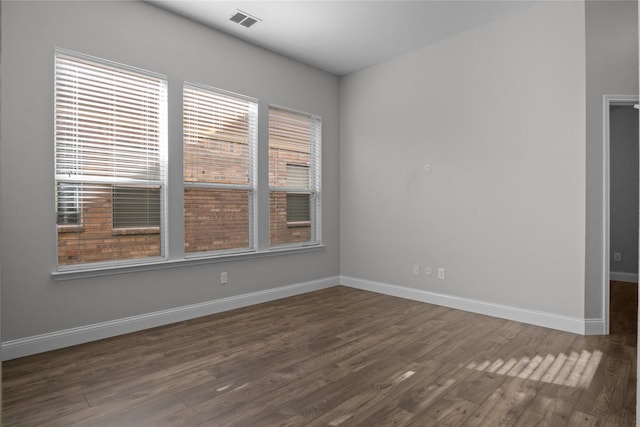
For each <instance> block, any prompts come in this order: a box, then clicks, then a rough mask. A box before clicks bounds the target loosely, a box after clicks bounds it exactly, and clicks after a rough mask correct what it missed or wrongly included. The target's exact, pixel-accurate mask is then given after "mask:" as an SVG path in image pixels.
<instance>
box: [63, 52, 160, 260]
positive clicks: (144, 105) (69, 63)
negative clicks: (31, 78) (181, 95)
mask: <svg viewBox="0 0 640 427" xmlns="http://www.w3.org/2000/svg"><path fill="white" fill-rule="evenodd" d="M55 65H56V68H55V162H56V166H55V178H56V214H57V215H56V216H57V223H58V264H59V265H62V266H63V265H71V264H86V263H93V262H106V261H118V260H130V259H140V258H150V257H160V256H163V249H162V248H163V243H162V240H163V239H162V232H163V230H162V228H163V227H162V221H161V218H162V216H163V215H162V212H163V210H164V208H163V207H164V199H165V197H164V192H165V187H166V185H165V175H166V174H165V159H166V155H165V152H166V135H165V133H166V131H165V129H166V80H165V79H163V78H161V77H159V76H156V75H153V74H152V73H147V72H143V71H140V70H133V69H129V68H126V67H124V66H119V65H115V64H111V63H108V62H106V61H100V60H94V59H89V58H85V57H82V56H75V55H72V54H67V53H61V52H58V53H57V54H56V59H55ZM132 218H134V219H133V220H132Z"/></svg>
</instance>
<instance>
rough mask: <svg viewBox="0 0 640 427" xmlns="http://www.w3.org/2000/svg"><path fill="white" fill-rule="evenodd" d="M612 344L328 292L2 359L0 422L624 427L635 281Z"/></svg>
mask: <svg viewBox="0 0 640 427" xmlns="http://www.w3.org/2000/svg"><path fill="white" fill-rule="evenodd" d="M611 295H612V316H611V330H612V334H611V335H610V336H586V337H585V336H578V335H573V334H569V333H565V332H559V331H554V330H551V329H545V328H540V327H536V326H530V325H525V324H522V323H517V322H512V321H506V320H501V319H496V318H491V317H486V316H481V315H476V314H471V313H466V312H462V311H457V310H451V309H447V308H443V307H438V306H433V305H429V304H423V303H418V302H414V301H408V300H402V299H399V298H394V297H389V296H384V295H378V294H374V293H370V292H365V291H360V290H355V289H350V288H346V287H335V288H331V289H326V290H322V291H318V292H313V293H310V294H306V295H300V296H296V297H292V298H287V299H283V300H279V301H274V302H271V303H266V304H261V305H258V306H253V307H248V308H244V309H239V310H234V311H230V312H226V313H220V314H217V315H213V316H208V317H205V318H200V319H195V320H192V321H187V322H181V323H177V324H173V325H168V326H165V327H160V328H155V329H151V330H147V331H143V332H139V333H134V334H129V335H125V336H120V337H115V338H111V339H107V340H103V341H98V342H94V343H89V344H84V345H80V346H76V347H71V348H67V349H62V350H57V351H52V352H49V353H44V354H39V355H34V356H30V357H25V358H21V359H16V360H12V361H8V362H5V363H4V364H3V369H2V372H3V398H4V402H3V406H4V416H3V418H4V425H5V426H21V427H28V426H39V427H40V426H154V427H167V426H249V427H256V426H305V427H306V426H331V427H338V426H339V427H343V426H362V427H365V426H366V427H372V426H502V425H504V426H554V427H557V426H632V425H634V420H635V402H636V391H635V390H636V389H635V384H636V365H635V361H636V347H635V346H636V333H637V332H636V321H635V319H636V318H637V314H636V310H637V304H636V303H635V301H637V286H634V285H628V284H621V283H612V293H611Z"/></svg>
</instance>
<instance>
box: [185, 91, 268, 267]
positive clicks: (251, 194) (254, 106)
mask: <svg viewBox="0 0 640 427" xmlns="http://www.w3.org/2000/svg"><path fill="white" fill-rule="evenodd" d="M187 87H191V88H192V89H194V90H201V91H205V92H211V93H213V94H215V95H219V96H223V97H228V98H233V99H235V100H238V101H244V102H247V103H249V104H250V105H249V108H248V113H249V114H251V115H252V116H253V118H252V123H250V124H249V125H248V130H247V132H248V136H249V139H248V142H247V150H248V154H247V155H248V165H247V174H248V183H247V184H246V185H242V184H222V183H210V182H193V181H187V180H185V177H184V170H182V186H183V195H184V190H185V189H187V188H205V189H219V190H243V191H247V192H248V195H247V197H248V201H247V202H248V206H247V209H248V223H247V227H248V247H246V248H230V249H219V250H207V251H194V252H184V258H185V259H189V258H213V257H216V256H220V255H225V254H243V253H253V252H255V251H256V250H257V247H258V245H257V241H258V238H257V232H258V215H257V209H258V183H257V181H258V144H259V137H260V136H259V120H258V117H259V101H258V100H257V99H255V98H252V97H249V96H246V95H241V94H238V93H234V92H230V91H227V90H224V89H219V88H215V87H212V86H207V85H204V84H200V83H193V82H187V81H184V82H182V94H183V95H182V108H183V113H182V114H183V116H182V120H183V131H182V135H183V136H182V153H183V160H182V164H183V168H184V153H185V146H186V142H185V136H184V135H185V130H184V126H185V123H184V103H185V99H184V93H185V88H187ZM182 209H183V212H184V209H185V206H184V202H183V206H182ZM182 226H183V228H184V227H185V226H186V221H185V220H184V216H183V222H182ZM182 244H183V248H184V245H185V244H186V236H185V237H184V239H183V242H182Z"/></svg>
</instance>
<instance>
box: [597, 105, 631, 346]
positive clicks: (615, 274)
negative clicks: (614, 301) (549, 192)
mask: <svg viewBox="0 0 640 427" xmlns="http://www.w3.org/2000/svg"><path fill="white" fill-rule="evenodd" d="M637 103H638V96H635V95H631V96H629V95H605V96H604V105H603V111H604V123H603V125H604V126H603V131H604V132H603V133H604V171H603V172H604V188H603V193H604V199H605V200H604V212H603V218H604V221H603V222H604V224H603V225H604V227H603V229H604V230H603V232H604V233H603V234H604V236H603V237H604V238H603V241H604V245H605V250H604V253H603V255H604V256H603V258H604V269H603V313H604V329H605V330H604V332H605V333H606V334H609V333H610V332H611V331H610V327H611V319H610V316H611V312H610V302H611V286H610V283H611V281H612V280H613V281H617V282H636V283H637V281H638V182H639V173H638V158H639V154H638V111H637V110H636V109H635V108H634V104H637Z"/></svg>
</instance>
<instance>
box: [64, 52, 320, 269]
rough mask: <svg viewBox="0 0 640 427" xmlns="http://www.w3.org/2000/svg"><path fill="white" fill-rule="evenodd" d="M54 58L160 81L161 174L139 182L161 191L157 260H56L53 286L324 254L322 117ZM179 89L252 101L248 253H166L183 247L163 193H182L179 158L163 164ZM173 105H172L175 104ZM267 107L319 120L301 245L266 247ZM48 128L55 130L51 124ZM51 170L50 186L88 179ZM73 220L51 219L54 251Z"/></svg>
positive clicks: (97, 180)
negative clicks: (313, 185)
mask: <svg viewBox="0 0 640 427" xmlns="http://www.w3.org/2000/svg"><path fill="white" fill-rule="evenodd" d="M58 56H61V57H66V58H69V59H72V60H78V61H84V62H88V63H90V64H91V63H93V64H96V65H99V66H105V67H111V68H115V69H116V70H121V71H125V72H132V73H136V74H139V75H142V76H148V77H150V78H155V79H160V80H161V81H162V83H163V93H162V96H161V104H160V105H161V112H160V115H161V121H160V123H161V124H160V147H161V149H160V164H161V167H162V168H163V175H162V179H161V180H159V181H149V180H147V181H145V185H150V186H157V187H159V188H160V192H161V212H160V229H158V228H157V227H155V229H156V230H157V231H158V234H160V251H161V252H160V254H161V256H151V257H147V258H130V259H119V260H108V261H100V262H86V263H77V264H66V265H58V264H57V260H56V262H55V263H54V265H55V266H56V267H55V269H54V271H52V272H51V277H52V279H53V280H54V281H56V282H57V281H67V280H75V279H82V278H90V277H100V276H111V275H118V274H130V273H134V272H144V271H155V270H162V269H168V268H179V267H187V266H195V265H206V264H216V263H222V262H231V261H239V260H252V259H259V258H264V257H271V256H281V255H292V254H303V253H312V252H317V251H322V250H324V248H325V245H324V244H323V242H322V240H321V233H320V229H321V225H322V224H321V223H322V221H321V219H320V217H321V203H320V195H321V181H320V180H319V179H318V178H319V176H320V173H321V170H322V167H321V158H322V153H321V146H322V134H321V132H322V118H321V117H320V116H317V115H312V114H309V113H307V112H303V111H298V110H295V109H291V108H286V107H280V106H277V105H273V104H268V103H267V102H264V101H261V100H259V99H256V98H253V97H249V96H245V95H241V94H238V93H234V92H230V91H226V90H223V89H218V88H215V87H211V86H207V85H203V84H198V83H192V82H188V81H185V80H178V81H176V80H174V79H170V78H169V77H168V76H166V75H163V74H160V73H156V72H153V71H149V70H145V69H141V68H137V67H135V66H130V65H126V64H122V63H119V62H115V61H110V60H107V59H102V58H99V57H94V56H92V55H87V54H83V53H78V52H73V51H70V50H67V49H62V48H55V49H54V56H53V59H54V62H55V59H56V58H57V57H58ZM185 85H190V86H193V87H195V88H202V89H205V90H213V91H214V92H217V93H220V94H223V95H224V94H226V95H230V96H233V97H236V98H238V99H244V100H248V101H251V102H255V103H256V108H257V117H256V120H257V123H256V129H257V135H256V141H255V144H254V146H253V150H254V153H252V155H251V157H250V168H252V172H251V173H252V176H253V182H252V191H251V193H252V197H251V203H253V206H252V207H251V209H250V215H251V219H250V221H251V223H252V227H253V247H252V249H250V250H246V249H239V250H223V251H207V252H204V251H203V252H198V253H184V251H183V250H178V251H176V250H173V251H170V250H169V247H170V246H171V248H173V247H174V245H175V246H180V247H183V245H184V238H183V239H182V241H180V239H177V241H174V238H175V237H172V236H176V234H174V233H175V231H173V232H172V231H171V230H169V225H170V224H169V222H170V221H169V217H168V212H169V203H170V199H169V197H170V196H169V194H168V193H169V189H170V188H171V191H172V192H175V191H176V189H181V190H182V193H183V194H184V188H185V182H184V176H183V170H182V168H183V162H182V157H180V158H179V160H178V162H177V163H179V164H173V165H171V166H170V165H168V160H169V156H175V151H176V148H177V147H173V148H171V147H169V145H168V139H169V136H170V135H173V136H177V135H175V134H176V132H179V133H180V136H182V133H183V132H182V131H178V129H182V125H181V124H180V126H179V127H178V126H177V125H175V124H174V122H177V121H179V122H180V123H182V114H181V111H182V110H181V109H180V110H177V109H175V108H172V105H170V104H169V102H168V100H169V99H170V98H173V97H175V96H180V99H181V101H180V105H181V108H182V92H180V90H181V89H178V88H184V86H185ZM54 88H55V85H54ZM54 90H55V89H54ZM173 107H175V105H174V106H173ZM270 108H276V109H280V110H285V111H289V112H292V113H298V114H303V115H305V116H307V117H311V118H314V119H317V120H318V121H319V126H318V129H317V135H318V138H317V142H318V144H317V145H318V146H317V147H316V149H317V154H316V155H314V156H312V161H314V162H315V171H316V173H315V174H313V175H310V180H312V179H316V180H317V181H315V182H317V184H318V187H317V188H318V191H317V193H316V198H317V201H316V203H317V207H316V209H315V218H314V221H315V224H314V225H315V229H316V230H315V233H316V234H315V236H316V237H315V238H314V240H313V241H305V242H300V243H293V244H290V243H289V244H281V245H270V244H269V239H268V236H269V221H268V217H269V215H268V212H269V192H270V191H271V188H270V186H269V182H268V174H267V175H265V174H264V169H266V170H267V171H268V165H269V163H268V155H266V154H267V152H268V122H267V123H264V120H265V119H267V117H268V112H269V109H270ZM53 109H54V117H55V111H56V110H55V96H54V108H53ZM169 114H171V118H174V117H173V115H174V114H180V117H179V119H178V118H175V119H176V120H169V118H170V117H169ZM54 123H55V122H54ZM265 125H266V126H265ZM53 126H55V124H54V125H53ZM174 126H175V127H174ZM52 133H53V134H54V135H55V128H54V129H53V130H52ZM54 140H55V137H54ZM179 144H180V147H179V148H178V150H179V151H180V152H183V150H184V147H183V141H182V139H180V141H179ZM54 150H55V147H54ZM263 150H264V151H263ZM170 153H171V154H170ZM54 158H55V153H54ZM172 159H174V157H172ZM172 161H173V160H172ZM258 163H260V165H258ZM259 166H260V169H261V170H260V171H259V170H258V167H259ZM305 166H306V165H305ZM54 169H55V168H54ZM55 172H56V170H54V173H53V178H54V183H58V182H63V181H64V182H66V183H68V184H71V185H73V184H78V185H81V184H82V183H83V182H85V181H83V179H84V178H89V177H86V176H81V175H75V176H72V177H69V176H65V177H64V179H61V178H60V177H61V176H62V175H60V176H57V175H56V173H55ZM58 178H60V179H58ZM259 181H260V182H259ZM86 182H87V183H89V184H104V183H108V184H113V185H135V186H138V185H140V184H141V182H140V181H138V180H129V179H116V180H109V181H108V182H107V181H105V180H103V179H102V177H91V178H90V179H87V180H86ZM223 185H224V184H220V185H216V186H218V187H222V186H223ZM54 186H55V185H54ZM193 186H194V187H197V186H200V184H198V183H194V184H193ZM205 186H206V184H205ZM242 187H243V189H246V187H244V186H242ZM56 191H57V188H56ZM259 191H260V194H259ZM294 191H297V192H300V189H299V188H297V189H294ZM171 197H172V198H176V197H178V196H176V195H173V196H171ZM174 200H175V199H174ZM259 200H260V203H261V204H264V206H262V205H259V203H258V201H259ZM265 201H266V203H265ZM56 206H57V205H56ZM56 209H57V208H56ZM172 212H173V208H172ZM265 213H266V214H267V215H266V216H265ZM174 215H175V217H173V219H171V225H172V229H175V227H176V226H177V227H179V226H184V221H183V222H182V223H180V220H179V218H180V217H179V216H178V215H177V214H175V213H174ZM79 216H80V217H79V222H80V224H78V225H58V224H57V220H56V221H54V225H55V228H54V230H53V232H54V233H55V236H56V248H57V247H58V243H57V239H58V233H64V232H77V231H79V230H82V229H83V228H84V225H83V224H82V222H83V221H82V220H83V211H82V207H80V209H79ZM265 218H266V223H264V222H263V221H264V220H265ZM176 221H177V222H178V224H174V222H176ZM258 222H260V224H261V225H262V227H260V229H258ZM265 225H266V227H265ZM152 228H154V227H152ZM118 230H120V229H113V231H114V232H116V233H117V232H118ZM122 230H123V231H124V232H130V231H133V230H132V229H128V228H126V229H122ZM148 231H152V232H153V231H155V230H148V229H145V230H144V232H145V234H146V233H147V232H148ZM265 232H266V233H265ZM177 235H180V234H177ZM265 237H266V238H265ZM170 238H171V241H170V240H169V239H170ZM55 258H56V259H57V250H56V254H55Z"/></svg>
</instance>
